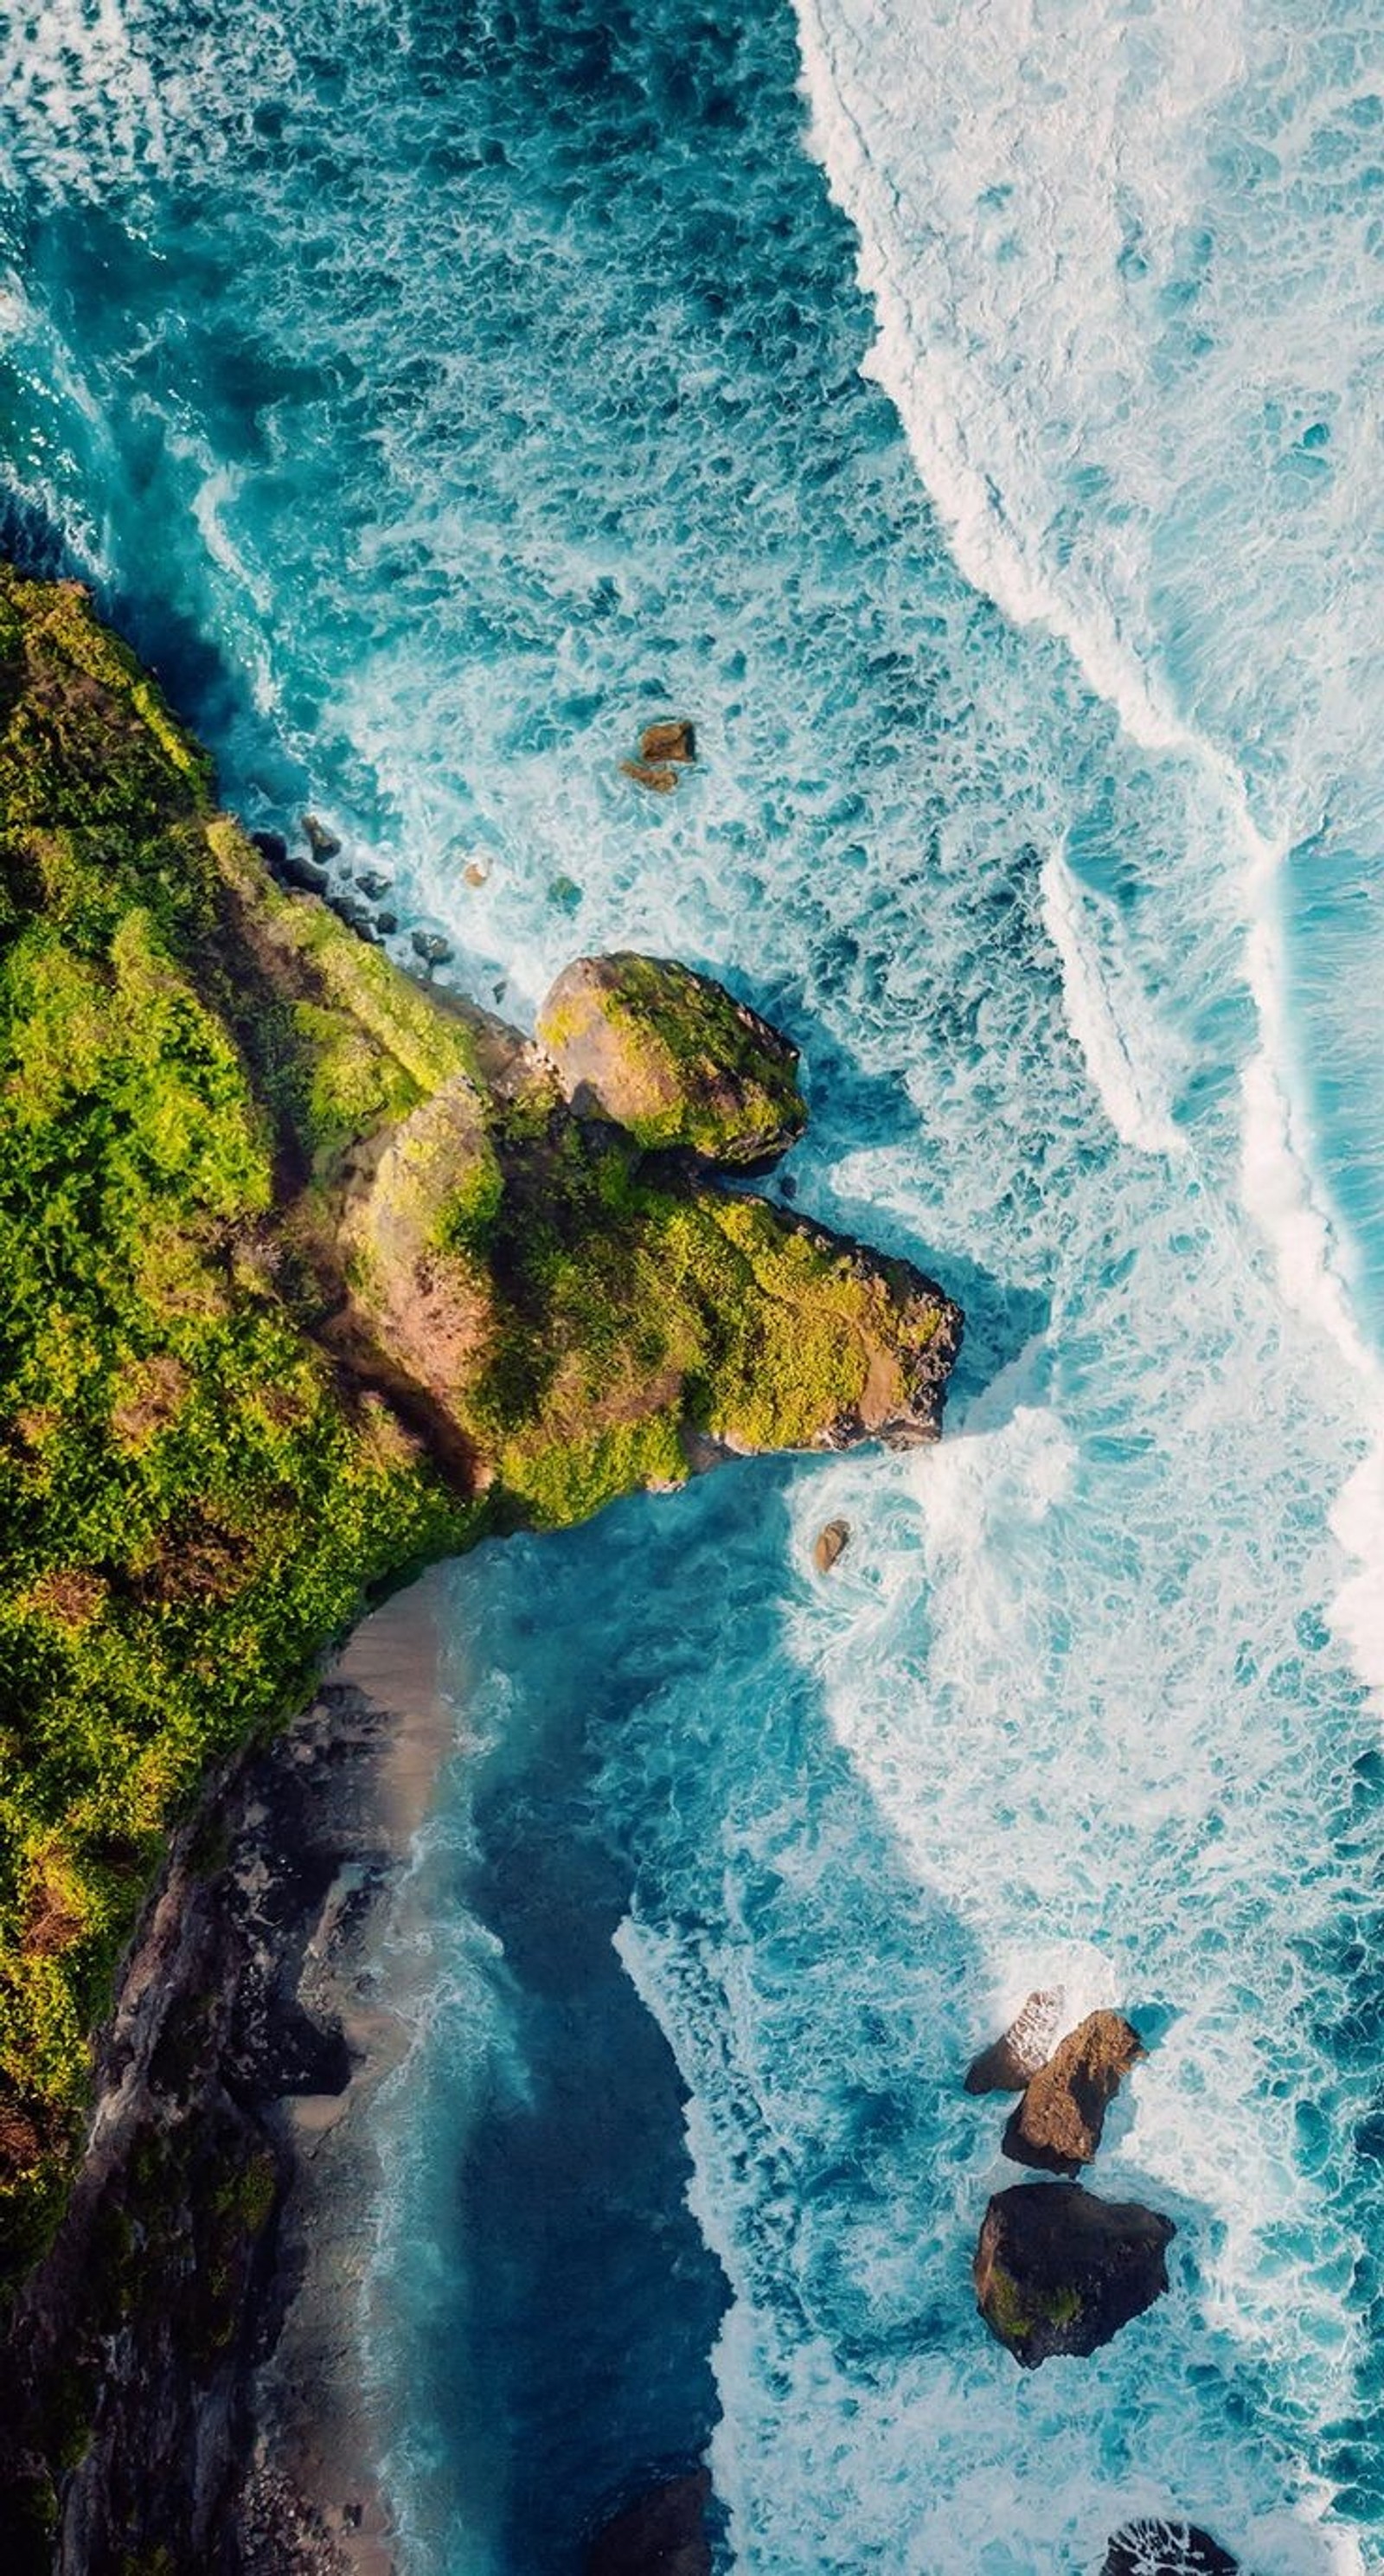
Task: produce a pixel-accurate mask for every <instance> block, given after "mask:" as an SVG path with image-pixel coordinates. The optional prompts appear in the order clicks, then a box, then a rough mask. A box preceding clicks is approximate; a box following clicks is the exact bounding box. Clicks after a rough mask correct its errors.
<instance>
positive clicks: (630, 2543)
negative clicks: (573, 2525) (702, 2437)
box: [586, 2469, 711, 2576]
mask: <svg viewBox="0 0 1384 2576" xmlns="http://www.w3.org/2000/svg"><path fill="white" fill-rule="evenodd" d="M710 2495H711V2476H710V2472H709V2471H708V2470H706V2469H698V2470H696V2471H695V2472H694V2474H693V2475H692V2476H691V2477H686V2478H671V2479H670V2480H669V2481H668V2483H667V2485H666V2486H661V2487H652V2488H651V2489H650V2491H649V2493H648V2494H647V2495H644V2496H641V2497H640V2498H639V2501H638V2503H637V2504H632V2505H628V2506H627V2507H626V2508H625V2511H624V2512H623V2513H617V2514H616V2516H615V2518H614V2520H613V2521H612V2522H608V2523H607V2524H606V2526H605V2529H604V2530H603V2531H601V2532H599V2533H598V2534H597V2537H596V2539H595V2540H594V2541H593V2542H592V2544H591V2547H590V2549H589V2551H588V2552H587V2559H586V2576H711V2549H710V2546H709V2544H708V2541H707V2537H706V2520H705V2517H706V2507H707V2502H708V2499H709V2497H710Z"/></svg>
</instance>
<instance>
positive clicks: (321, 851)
mask: <svg viewBox="0 0 1384 2576" xmlns="http://www.w3.org/2000/svg"><path fill="white" fill-rule="evenodd" d="M303 838H304V840H305V841H306V842H307V845H308V848H309V849H310V850H311V852H312V855H313V857H314V858H315V859H317V860H319V861H320V860H322V859H336V858H339V857H340V856H341V843H340V842H339V840H338V839H337V837H336V834H335V832H329V831H328V829H327V826H326V824H325V823H319V822H318V819H317V816H316V815H315V814H305V815H304V816H303Z"/></svg>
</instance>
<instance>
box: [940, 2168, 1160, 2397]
mask: <svg viewBox="0 0 1384 2576" xmlns="http://www.w3.org/2000/svg"><path fill="white" fill-rule="evenodd" d="M1175 2234H1176V2229H1175V2228H1174V2226H1173V2222H1172V2220H1171V2219H1170V2218H1163V2217H1161V2216H1160V2215H1159V2213H1158V2212H1157V2211H1156V2210H1152V2209H1145V2208H1143V2207H1142V2206H1141V2205H1140V2203H1139V2202H1138V2201H1116V2200H1098V2199H1097V2198H1096V2196H1095V2194H1094V2193H1093V2192H1089V2191H1083V2190H1082V2188H1081V2186H1080V2184H1079V2183H1070V2182H1057V2183H1050V2184H1046V2185H1045V2184H1037V2183H1029V2184H1025V2183H1018V2184H1015V2185H1014V2186H1013V2187H1012V2188H1011V2189H1010V2190H1008V2191H1000V2192H996V2194H995V2196H994V2198H993V2200H992V2201H991V2203H990V2206H989V2208H988V2209H987V2210H986V2213H985V2222H984V2225H983V2226H982V2228H981V2231H980V2243H979V2245H978V2246H977V2248H976V2257H975V2265H974V2276H975V2285H976V2303H977V2305H978V2307H979V2309H980V2313H981V2315H982V2316H983V2317H984V2319H985V2322H986V2324H987V2325H988V2326H989V2328H990V2331H991V2333H992V2334H993V2335H995V2336H996V2337H997V2339H998V2341H999V2342H1000V2343H1002V2344H1003V2345H1004V2346H1005V2349H1006V2350H1007V2351H1009V2352H1012V2354H1013V2355H1014V2358H1015V2360H1016V2361H1017V2362H1018V2363H1019V2364H1020V2366H1021V2367H1022V2368H1023V2369H1024V2370H1036V2369H1037V2367H1038V2365H1039V2363H1040V2362H1043V2361H1051V2360H1052V2359H1053V2358H1054V2357H1055V2356H1056V2355H1058V2354H1061V2353H1075V2354H1085V2353H1091V2352H1096V2351H1098V2350H1099V2348H1100V2346H1101V2345H1102V2344H1105V2343H1109V2342H1110V2340H1111V2337H1112V2336H1113V2335H1116V2334H1118V2333H1119V2331H1120V2328H1121V2326H1126V2325H1128V2324H1129V2322H1130V2319H1131V2318H1132V2317H1137V2316H1141V2315H1142V2314H1143V2311H1144V2309H1145V2308H1149V2307H1152V2305H1153V2302H1154V2300H1155V2299H1158V2298H1161V2297H1162V2295H1163V2293H1164V2291H1165V2290H1166V2289H1167V2286H1168V2272H1167V2264H1166V2262H1165V2259H1164V2257H1165V2254H1166V2251H1167V2247H1168V2245H1169V2244H1170V2242H1171V2240H1172V2238H1173V2236H1174V2235H1175Z"/></svg>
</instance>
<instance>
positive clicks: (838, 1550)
mask: <svg viewBox="0 0 1384 2576" xmlns="http://www.w3.org/2000/svg"><path fill="white" fill-rule="evenodd" d="M850 1543H851V1525H850V1522H849V1521H828V1522H827V1524H826V1526H825V1528H824V1529H819V1530H818V1532H817V1536H816V1538H815V1539H814V1540H813V1543H812V1562H813V1564H814V1565H815V1566H816V1568H817V1571H818V1573H819V1574H830V1572H831V1569H832V1567H833V1566H834V1565H835V1564H836V1563H837V1562H838V1561H839V1559H840V1558H841V1557H843V1556H844V1555H845V1553H846V1550H847V1548H848V1547H849V1546H850Z"/></svg>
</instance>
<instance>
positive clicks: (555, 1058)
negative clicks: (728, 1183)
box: [536, 952, 807, 1168]
mask: <svg viewBox="0 0 1384 2576" xmlns="http://www.w3.org/2000/svg"><path fill="white" fill-rule="evenodd" d="M536 1034H537V1037H538V1043H539V1045H540V1046H541V1047H542V1048H543V1049H544V1052H545V1053H546V1054H547V1055H548V1056H549V1057H550V1058H551V1060H552V1063H553V1064H554V1066H555V1067H556V1069H557V1075H558V1080H559V1081H560V1083H561V1084H562V1088H563V1090H564V1092H565V1093H566V1096H567V1098H568V1100H569V1101H570V1103H571V1105H572V1107H573V1109H574V1110H575V1111H576V1113H577V1115H578V1116H579V1117H589V1118H608V1119H610V1120H612V1121H613V1122H614V1124H615V1125H616V1126H618V1127H624V1128H626V1129H627V1130H628V1132H629V1133H630V1135H631V1136H633V1137H634V1138H635V1140H636V1142H637V1143H638V1144H640V1145H642V1146H643V1147H644V1149H645V1151H646V1152H650V1151H654V1152H657V1151H668V1150H670V1149H676V1148H679V1147H681V1148H683V1149H685V1150H686V1151H687V1152H689V1153H693V1154H697V1155H699V1156H701V1157H702V1158H703V1159H704V1160H706V1161H708V1162H713V1163H724V1164H730V1165H733V1164H740V1165H744V1166H748V1167H751V1168H753V1167H755V1166H760V1165H763V1164H765V1163H769V1162H772V1161H774V1160H775V1159H776V1158H777V1156H779V1155H780V1154H784V1153H786V1152H787V1150H788V1148H789V1146H790V1145H792V1144H795V1143H796V1142H797V1139H798V1138H799V1136H801V1134H802V1132H803V1129H804V1127H805V1126H806V1124H807V1103H806V1101H805V1100H804V1099H803V1096H802V1093H801V1091H800V1090H799V1088H798V1050H797V1048H796V1047H795V1046H794V1045H793V1044H792V1042H791V1040H789V1039H788V1038H785V1037H783V1036H781V1035H780V1033H779V1031H778V1030H777V1029H774V1028H771V1027H770V1025H769V1023H768V1021H767V1020H762V1019H761V1018H760V1016H759V1014H758V1012H757V1011H752V1010H751V1009H750V1007H749V1005H748V1003H745V1002H737V1001H736V1000H735V998H734V996H733V995H732V994H730V993H728V992H727V991H726V989H725V986H724V985H723V984H718V983H716V982H715V980H714V979H713V978H712V977H711V976H710V975H698V974H694V973H693V971H692V969H691V968H690V967H688V966H681V965H679V964H678V963H677V962H676V960H674V959H672V958H666V957H640V956H634V955H632V954H630V953H629V952H623V953H620V954H617V955H614V956H610V957H578V958H577V959H575V960H574V962H573V964H572V965H570V966H568V967H565V968H564V970H563V972H562V973H561V974H560V975H559V977H558V979H557V982H556V983H555V984H554V985H553V986H552V988H551V990H550V992H549V993H548V995H547V997H546V999H545V1000H544V1002H543V1003H542V1005H541V1007H540V1009H539V1013H538V1021H537V1030H536Z"/></svg>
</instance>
